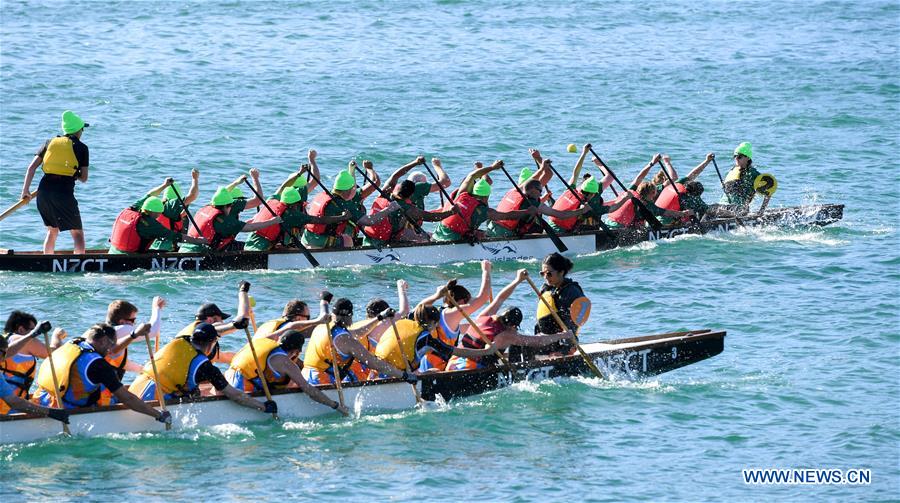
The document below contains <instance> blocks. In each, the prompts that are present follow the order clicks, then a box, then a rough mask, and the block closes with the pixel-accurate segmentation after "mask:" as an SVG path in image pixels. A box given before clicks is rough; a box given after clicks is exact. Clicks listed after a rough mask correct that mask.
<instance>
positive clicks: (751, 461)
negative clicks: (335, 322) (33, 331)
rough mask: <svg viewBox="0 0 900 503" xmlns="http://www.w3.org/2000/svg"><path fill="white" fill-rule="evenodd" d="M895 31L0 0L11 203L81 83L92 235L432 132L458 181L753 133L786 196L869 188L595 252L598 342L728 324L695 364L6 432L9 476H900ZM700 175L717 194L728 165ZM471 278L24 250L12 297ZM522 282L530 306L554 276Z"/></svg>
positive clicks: (83, 301) (359, 290)
mask: <svg viewBox="0 0 900 503" xmlns="http://www.w3.org/2000/svg"><path fill="white" fill-rule="evenodd" d="M898 41H900V4H898V3H897V2H895V1H885V2H879V1H865V2H836V1H825V2H822V1H811V2H684V1H675V2H666V3H650V4H647V3H643V2H577V3H569V2H513V1H497V2H485V1H471V2H461V1H442V2H401V1H398V2H327V3H326V2H246V1H244V2H242V1H231V2H162V1H159V2H106V1H91V2H83V3H80V4H78V5H68V4H66V6H65V7H64V6H63V4H60V3H58V2H13V1H5V2H2V3H0V112H2V113H0V146H2V148H0V180H2V182H3V183H0V206H3V207H6V206H7V205H8V204H12V202H13V201H14V200H15V199H16V198H17V197H18V194H19V193H20V191H21V181H22V177H23V173H24V171H25V167H26V166H27V164H28V163H29V161H30V160H31V158H32V156H33V154H34V151H35V150H36V149H37V148H38V147H39V146H40V144H41V143H42V142H43V141H44V140H45V139H47V138H48V137H50V136H51V135H54V134H56V133H57V127H58V122H59V114H60V113H61V111H62V110H65V109H72V110H75V111H77V112H78V113H79V114H81V115H82V116H83V117H84V118H85V119H86V120H87V121H88V122H90V123H91V124H92V127H90V128H89V129H88V130H87V132H86V133H85V135H84V137H83V139H84V141H85V142H86V143H87V144H88V145H89V146H90V149H91V168H90V180H89V182H88V183H87V184H86V185H80V186H79V187H78V192H77V194H78V199H79V201H80V207H81V211H82V216H83V219H84V222H85V229H86V231H85V232H86V236H87V240H88V245H89V246H92V247H104V246H105V245H106V239H107V237H108V232H109V229H110V227H111V224H112V221H113V219H114V218H115V215H116V214H117V213H118V212H119V211H120V210H121V209H122V208H123V207H125V206H126V205H128V204H130V203H131V202H132V201H133V200H135V199H137V198H138V197H140V195H141V194H142V193H143V192H144V191H146V190H148V189H149V188H151V187H152V186H155V185H157V184H159V183H160V182H161V181H162V179H163V178H164V177H166V176H173V177H175V178H176V179H177V180H179V181H180V182H181V184H182V185H183V186H186V184H187V183H188V181H189V171H190V169H191V168H198V169H199V170H200V171H201V196H200V197H201V199H202V200H205V199H207V198H209V197H210V196H211V195H212V192H213V191H214V189H215V186H216V185H219V184H225V183H227V182H229V181H231V180H233V179H234V178H235V177H236V176H238V175H239V174H241V173H242V172H244V171H246V170H247V169H248V168H250V167H258V168H260V169H261V170H262V173H263V175H262V180H263V183H264V185H265V187H266V188H267V189H269V190H271V189H274V188H275V187H276V186H277V184H279V183H280V182H281V181H282V180H283V178H284V177H285V176H286V175H287V174H288V173H290V172H291V171H292V170H294V169H296V168H297V167H298V165H299V164H300V163H301V162H304V159H305V153H306V149H308V148H316V149H317V150H318V151H319V165H320V167H321V168H322V170H323V173H324V174H325V175H326V176H327V177H331V176H333V174H334V173H335V172H336V171H337V170H338V169H339V168H341V167H342V166H346V162H347V160H348V159H349V158H351V157H354V156H355V157H357V158H359V159H364V158H365V159H371V160H373V161H374V163H375V165H376V168H378V169H379V172H380V173H381V174H382V176H383V177H384V176H388V175H389V173H390V171H391V170H393V169H394V168H395V167H397V166H399V165H401V164H403V163H405V162H407V161H409V160H411V159H413V158H414V157H415V156H416V155H418V154H420V153H421V154H423V155H428V156H429V157H430V156H439V157H440V158H441V159H442V160H443V161H444V165H445V167H447V168H448V171H449V173H450V175H451V177H452V178H453V180H454V182H458V181H460V180H461V178H462V177H463V176H464V174H465V173H466V171H467V170H468V169H469V168H470V167H471V165H472V163H473V162H474V161H475V160H481V161H484V162H491V161H493V160H494V159H498V158H502V159H504V160H505V161H506V164H507V166H508V167H510V168H512V169H514V170H516V171H517V170H518V169H519V168H521V167H524V166H529V165H531V161H530V158H529V157H528V153H527V149H528V148H529V147H536V148H538V149H540V150H541V151H542V152H543V153H544V154H545V156H547V157H550V158H552V159H553V160H554V161H555V165H556V166H557V167H558V168H561V169H564V170H568V169H569V168H568V167H569V166H571V165H572V164H573V163H574V160H575V156H574V155H572V154H567V153H566V152H565V145H566V144H568V143H576V144H579V145H580V144H582V143H585V142H591V143H593V145H594V146H595V149H597V151H598V152H600V153H601V155H604V157H605V160H606V161H607V162H608V163H609V164H610V165H611V166H612V167H613V168H614V169H616V170H617V172H618V173H619V174H620V176H621V177H622V178H623V179H625V178H628V179H630V178H631V177H633V176H634V173H635V172H636V171H637V170H638V169H639V168H640V166H641V165H642V164H643V163H644V162H646V160H648V159H649V158H650V157H651V156H652V154H653V153H655V152H666V153H668V154H670V155H671V156H672V159H673V163H674V164H675V165H676V167H677V168H679V171H680V172H683V173H686V172H687V171H688V170H689V169H690V168H691V167H693V166H694V165H696V164H697V163H698V162H699V161H700V160H702V158H703V156H704V155H705V153H706V152H709V151H713V152H716V153H718V154H719V160H720V162H719V165H720V167H721V168H722V169H723V170H724V169H726V168H727V166H728V164H729V162H728V159H729V158H730V152H731V150H732V149H733V148H734V146H735V145H737V144H738V143H739V142H741V141H751V142H753V144H754V149H755V155H754V160H755V162H756V163H757V165H759V166H762V167H764V168H765V169H764V171H769V172H771V173H773V174H775V176H776V177H777V178H778V180H779V188H778V192H777V194H776V196H775V198H774V199H773V201H772V206H773V207H777V206H792V205H798V204H812V203H826V202H828V203H832V202H833V203H842V204H845V205H846V211H845V218H844V220H843V221H841V222H839V223H838V224H835V225H832V226H829V227H826V228H821V229H757V230H751V231H741V232H736V233H731V234H721V235H709V236H703V237H683V238H679V239H675V240H672V241H667V242H658V243H653V244H645V245H641V246H637V247H633V248H629V249H620V250H613V251H609V252H603V253H599V254H595V255H592V256H587V257H582V258H579V259H578V260H577V261H576V269H575V271H574V272H573V277H574V279H576V280H577V281H579V282H580V283H581V284H582V286H583V287H584V288H585V290H586V291H587V292H588V295H589V296H590V297H591V298H592V300H593V303H594V310H593V315H592V319H591V323H590V325H589V326H588V327H586V329H585V331H584V332H583V335H582V337H583V340H586V341H593V340H601V339H606V338H613V337H620V336H630V335H640V334H649V333H657V332H669V331H674V330H681V329H693V328H715V329H725V330H727V331H728V337H727V338H726V349H725V352H724V353H723V354H721V355H719V356H717V357H715V358H713V359H710V360H707V361H704V362H701V363H699V364H696V365H693V366H690V367H686V368H683V369H680V370H677V371H675V372H672V373H669V374H665V375H662V376H659V377H658V378H654V379H650V380H647V381H644V382H637V383H634V382H600V381H596V380H593V379H563V380H559V381H552V382H543V383H539V384H523V385H517V386H515V387H513V388H511V389H506V390H501V391H497V392H493V393H489V394H486V395H482V396H478V397H474V398H470V399H465V400H459V401H453V402H450V403H449V404H446V405H444V406H434V407H428V408H427V409H426V410H418V411H408V412H403V413H397V414H385V415H374V416H363V417H359V418H355V419H351V420H343V419H339V418H326V419H322V420H316V421H308V422H306V421H304V422H297V421H293V422H292V421H285V422H282V423H271V422H268V421H265V420H263V421H261V422H260V423H259V424H249V425H227V426H224V427H217V428H209V429H198V430H197V431H194V432H189V433H178V434H169V435H164V434H159V435H157V434H140V435H126V436H114V437H108V438H98V439H84V438H75V439H53V440H49V441H45V442H39V443H35V444H29V445H15V446H0V495H2V497H3V500H4V501H20V500H54V501H58V500H75V499H90V500H111V499H114V498H115V499H119V498H123V497H124V498H138V497H140V498H145V499H148V500H162V499H167V500H170V499H177V500H188V499H194V500H197V499H204V500H206V499H220V500H236V499H249V498H272V499H274V498H297V499H301V498H302V499H313V498H317V499H325V500H336V499H342V500H363V499H375V500H386V499H393V500H401V501H410V500H420V499H422V498H443V499H448V498H449V499H453V500H490V501H493V500H516V501H530V500H559V499H564V498H565V499H584V500H589V501H601V500H610V501H617V500H623V499H638V500H650V501H660V500H728V501H759V500H772V499H779V500H806V501H820V500H850V499H853V500H867V501H896V500H897V499H898V498H900V421H898V412H897V411H898V406H897V404H898V399H900V382H898V377H897V376H898V375H900V372H898V370H900V369H898V361H900V359H898V357H900V305H898V300H897V299H898V293H900V292H898V285H900V268H898V266H900V246H898V245H900V243H898V234H897V226H898V213H900V212H898V209H900V208H898V202H897V201H898V199H897V194H898V183H897V182H896V176H897V159H898V155H900V134H898V132H900V127H898V112H900V57H898V56H900V54H898V44H900V43H898ZM701 180H702V181H703V183H704V184H705V185H706V187H707V190H708V194H707V196H706V199H707V201H710V202H712V201H715V200H716V199H717V198H718V195H719V190H718V189H717V186H718V184H717V179H716V176H715V173H714V170H712V168H710V169H709V170H708V171H707V172H705V173H704V174H703V175H702V177H701ZM36 186H37V184H36V182H35V184H34V185H33V186H32V188H36ZM499 187H501V189H498V190H497V192H504V191H505V187H506V185H505V183H503V182H502V181H501V182H500V185H499ZM553 189H554V192H556V193H557V194H559V193H561V192H562V189H561V188H560V187H559V186H558V185H554V187H553ZM499 197H500V194H495V196H494V198H493V202H494V203H496V202H497V201H498V200H499ZM40 224H41V222H40V218H39V216H38V214H37V211H36V208H35V207H34V205H31V206H29V207H27V208H26V209H23V210H20V211H19V212H17V213H16V214H14V215H13V216H12V217H10V218H8V219H6V220H4V221H3V222H2V223H0V246H3V247H5V248H15V249H17V250H24V249H38V248H39V247H40V244H41V241H42V238H43V230H42V229H41V227H40ZM68 246H70V241H69V240H68V237H65V236H64V237H61V238H60V243H59V248H61V249H62V248H66V247H68ZM519 267H527V268H528V269H529V270H531V271H532V273H536V272H537V268H538V265H537V263H536V262H528V263H501V264H496V265H495V274H494V284H495V290H496V289H497V288H499V285H502V284H505V283H506V282H508V281H509V280H510V279H511V278H512V276H513V274H514V271H515V269H517V268H519ZM455 277H456V278H460V279H461V281H462V282H463V284H465V285H467V286H468V287H469V288H470V289H475V288H477V281H478V277H479V267H478V265H477V264H452V265H448V266H442V267H396V266H388V267H382V266H378V267H370V268H358V269H357V268H354V269H347V270H326V271H317V272H312V271H291V272H263V271H255V272H227V273H202V274H199V273H178V274H172V273H165V274H163V273H154V272H136V273H131V274H123V275H116V276H113V275H97V274H88V275H73V276H66V277H61V276H50V275H33V274H19V273H0V309H2V312H3V313H6V312H8V311H10V310H12V309H26V310H29V311H32V312H34V313H36V314H37V315H38V317H39V318H50V319H51V320H53V322H54V324H55V325H57V326H61V327H64V328H66V329H67V330H68V331H69V333H70V334H79V333H81V332H82V331H83V330H84V329H86V328H87V327H88V326H89V325H90V324H92V323H94V322H97V321H100V320H102V318H103V316H104V314H105V306H106V304H107V303H108V302H109V301H111V300H113V299H116V298H126V299H130V300H132V301H134V302H136V303H137V304H138V305H139V307H140V308H141V310H142V313H141V314H142V315H144V316H146V314H147V313H148V312H149V304H150V299H151V298H152V297H153V296H154V295H162V296H164V297H165V298H166V299H167V300H168V301H169V304H170V305H169V306H168V307H167V308H166V310H165V311H164V316H165V321H164V325H163V334H164V337H168V336H171V335H172V334H174V332H175V331H177V330H178V329H180V328H181V327H182V326H183V325H184V324H186V323H187V322H188V321H190V319H191V315H192V313H193V311H194V310H195V309H196V307H197V306H198V305H199V303H201V302H203V301H207V300H210V301H215V302H218V303H220V305H222V306H223V308H224V307H225V306H227V308H228V309H233V306H234V299H235V294H234V290H235V286H236V284H237V282H238V281H239V280H241V279H247V280H249V281H251V282H252V283H253V290H252V293H253V295H254V296H255V298H256V299H257V301H258V306H257V316H258V318H259V319H260V320H265V319H270V318H274V317H275V316H277V315H278V314H280V310H281V306H283V304H284V303H285V302H286V301H287V300H289V299H290V298H293V297H300V298H303V299H307V300H312V299H314V298H315V296H316V295H317V292H318V290H320V289H321V288H323V287H327V288H328V289H330V290H331V291H333V292H334V293H335V294H336V295H339V296H348V297H351V298H353V299H355V300H356V301H357V302H358V303H365V302H366V301H367V300H368V299H369V298H371V297H373V296H376V295H385V292H386V291H388V290H389V289H391V288H393V286H392V285H393V283H394V282H395V281H396V280H397V279H399V278H405V279H407V280H408V281H410V283H411V288H410V294H411V298H412V301H413V302H416V301H418V300H419V299H421V298H422V297H424V296H426V295H428V294H429V293H430V292H432V291H433V289H434V288H435V287H436V286H437V285H438V284H439V283H440V282H442V281H446V280H448V279H450V278H455ZM390 295H391V296H393V294H392V293H391V294H390ZM510 304H512V305H519V306H522V307H523V308H524V309H525V311H526V318H529V320H530V319H532V318H533V311H534V305H535V302H534V299H533V298H532V296H531V295H530V293H529V291H527V289H524V288H523V289H520V290H519V291H517V292H516V293H515V294H514V295H513V297H512V299H511V301H510ZM529 324H530V323H529V321H528V320H527V321H526V323H525V325H526V326H528V325H529ZM224 344H225V346H226V348H227V349H236V348H237V347H239V346H240V340H238V339H237V338H232V339H226V340H225V341H224ZM133 353H134V354H135V355H136V359H137V360H138V361H143V356H144V354H143V352H142V350H141V348H140V347H139V346H136V347H135V348H134V350H133ZM744 468H838V469H843V470H847V469H853V468H867V469H871V470H872V482H871V484H869V485H860V486H809V485H797V486H753V485H746V484H744V482H743V479H742V476H741V470H742V469H744Z"/></svg>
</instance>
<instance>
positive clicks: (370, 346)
mask: <svg viewBox="0 0 900 503" xmlns="http://www.w3.org/2000/svg"><path fill="white" fill-rule="evenodd" d="M397 301H398V305H397V310H396V315H395V316H394V317H395V318H397V319H403V318H406V315H408V314H409V283H407V282H406V280H402V279H398V280H397ZM390 308H391V306H390V305H389V304H388V302H387V301H386V300H384V299H382V298H381V297H376V298H374V299H370V300H369V303H368V304H366V317H365V319H362V320H359V321H357V322H355V323H354V324H352V325H350V330H357V329H360V328H364V327H367V329H366V331H364V332H361V333H359V336H358V339H357V340H359V343H360V344H362V345H363V347H364V348H366V351H368V352H370V353H372V354H374V353H375V348H376V347H378V341H380V340H381V338H382V337H383V336H384V334H385V332H387V331H388V329H389V328H390V327H391V325H390V324H389V323H377V324H373V322H372V320H375V319H376V318H378V314H379V313H383V312H384V311H386V310H388V309H390ZM376 321H377V320H376ZM364 370H365V369H364Z"/></svg>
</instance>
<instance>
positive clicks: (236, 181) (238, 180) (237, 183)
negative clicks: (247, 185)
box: [225, 175, 247, 192]
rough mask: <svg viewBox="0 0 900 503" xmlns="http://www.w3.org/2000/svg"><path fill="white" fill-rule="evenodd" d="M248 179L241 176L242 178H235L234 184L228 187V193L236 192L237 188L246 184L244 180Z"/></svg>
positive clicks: (245, 176)
mask: <svg viewBox="0 0 900 503" xmlns="http://www.w3.org/2000/svg"><path fill="white" fill-rule="evenodd" d="M246 179H247V175H241V176H239V177H237V178H235V179H234V181H233V182H231V183H229V184H228V185H226V186H225V188H226V189H228V192H231V191H232V190H234V188H235V187H237V186H238V185H240V184H242V183H244V180H246Z"/></svg>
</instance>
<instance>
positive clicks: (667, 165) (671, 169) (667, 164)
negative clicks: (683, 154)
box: [659, 155, 678, 180]
mask: <svg viewBox="0 0 900 503" xmlns="http://www.w3.org/2000/svg"><path fill="white" fill-rule="evenodd" d="M661 159H662V162H661V163H659V164H660V166H662V167H663V169H665V170H666V173H668V174H669V176H670V177H671V178H672V180H678V172H677V171H675V166H672V158H671V157H669V156H668V155H664V156H662V158H661Z"/></svg>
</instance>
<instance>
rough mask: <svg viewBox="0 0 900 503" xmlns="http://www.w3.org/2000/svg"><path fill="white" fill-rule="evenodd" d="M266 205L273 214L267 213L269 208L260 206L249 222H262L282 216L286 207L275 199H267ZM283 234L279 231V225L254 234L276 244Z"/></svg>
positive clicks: (273, 225)
mask: <svg viewBox="0 0 900 503" xmlns="http://www.w3.org/2000/svg"><path fill="white" fill-rule="evenodd" d="M266 204H268V205H269V207H270V208H272V211H274V213H272V211H269V208H267V207H265V206H262V207H261V208H260V209H259V213H257V214H256V216H254V217H253V218H252V219H251V220H250V221H251V222H264V221H266V220H269V219H272V218H275V217H280V216H281V215H283V214H284V212H285V210H287V205H286V204H284V203H282V202H281V201H279V200H277V199H269V200H268V201H266ZM283 232H284V231H283V230H282V229H281V224H272V225H270V226H268V227H264V228H262V229H260V230H258V231H256V234H258V235H259V236H261V237H264V238H266V239H267V240H269V241H272V242H276V241H278V240H279V238H280V237H281V235H282V234H283Z"/></svg>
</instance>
